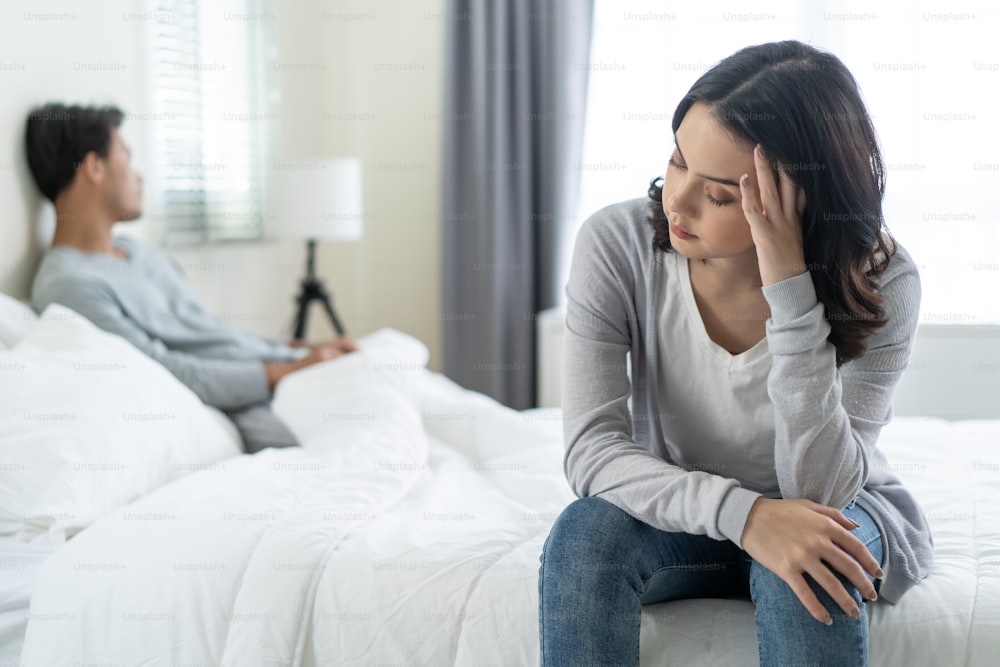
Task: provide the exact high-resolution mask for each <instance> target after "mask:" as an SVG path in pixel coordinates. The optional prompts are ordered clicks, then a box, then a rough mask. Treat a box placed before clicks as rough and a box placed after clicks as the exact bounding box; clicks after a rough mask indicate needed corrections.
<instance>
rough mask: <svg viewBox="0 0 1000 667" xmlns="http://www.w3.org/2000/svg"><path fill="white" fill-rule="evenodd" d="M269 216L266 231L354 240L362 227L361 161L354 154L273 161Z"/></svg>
mask: <svg viewBox="0 0 1000 667" xmlns="http://www.w3.org/2000/svg"><path fill="white" fill-rule="evenodd" d="M269 172H270V176H271V182H270V187H269V196H268V201H269V204H268V205H267V214H266V215H265V226H266V229H267V235H268V236H272V237H278V238H285V239H328V240H334V241H355V240H358V239H360V238H361V236H362V233H363V231H364V224H363V219H364V210H363V208H362V205H361V195H362V190H361V160H359V159H358V158H353V157H337V158H318V159H317V158H304V159H289V160H275V161H274V162H273V163H272V164H271V168H270V169H269Z"/></svg>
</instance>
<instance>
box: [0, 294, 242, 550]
mask: <svg viewBox="0 0 1000 667" xmlns="http://www.w3.org/2000/svg"><path fill="white" fill-rule="evenodd" d="M0 370H2V373H0V375H2V376H3V378H2V381H0V473H2V474H0V535H15V536H17V537H18V538H19V539H23V540H29V539H32V538H34V537H36V536H38V535H39V534H41V533H44V532H46V531H49V532H50V533H51V534H52V537H54V538H58V537H59V536H60V535H61V534H63V531H65V532H66V533H69V534H72V533H74V532H76V531H78V530H79V529H82V528H84V527H86V526H88V525H89V524H91V523H93V522H94V521H96V520H97V519H99V518H100V517H102V516H104V515H105V514H107V513H108V512H110V511H112V510H114V509H116V508H118V507H121V506H122V505H125V504H127V503H129V502H131V501H132V500H135V499H136V498H139V497H140V496H143V495H145V494H147V493H149V492H150V491H152V490H154V489H156V488H157V487H159V486H162V485H163V484H165V483H167V482H168V481H170V480H172V479H176V478H179V477H183V476H185V475H187V474H190V473H192V472H196V471H197V470H199V469H201V468H204V467H206V466H209V465H211V464H213V463H216V462H218V461H220V460H221V459H224V458H228V457H230V456H233V455H236V454H239V453H240V445H239V440H238V439H236V438H234V436H233V432H232V431H231V430H227V428H226V427H225V426H224V425H223V424H221V423H220V421H219V419H218V418H217V417H216V416H215V415H213V414H212V413H211V411H210V410H209V409H208V408H207V407H206V406H205V405H204V404H203V403H202V402H201V400H200V399H199V398H198V397H197V396H196V395H195V394H194V393H193V392H191V390H190V389H188V388H187V387H185V386H184V385H183V384H181V382H180V381H178V380H177V379H176V378H174V376H173V375H171V373H170V372H169V371H168V370H166V369H165V368H163V367H162V366H161V365H160V364H158V363H156V362H155V361H153V360H152V359H150V358H149V357H147V356H146V355H144V354H143V353H142V352H140V351H139V350H137V349H136V348H135V347H133V346H132V345H131V344H130V343H129V342H127V341H126V340H124V339H122V338H119V337H118V336H115V335H112V334H109V333H106V332H104V331H102V330H100V329H98V328H97V327H96V326H94V325H93V324H91V323H90V322H89V321H87V320H86V319H85V318H83V317H82V316H80V315H78V314H76V313H75V312H73V311H72V310H69V309H68V308H64V307H63V306H59V305H52V306H49V307H48V308H46V309H45V312H44V313H43V314H42V317H41V318H40V319H39V320H38V323H37V324H36V325H35V326H34V327H32V328H31V329H30V330H29V331H28V333H27V334H26V335H25V336H24V338H22V339H21V341H20V342H19V343H18V344H17V345H16V346H14V347H13V348H12V349H10V350H7V351H2V352H0Z"/></svg>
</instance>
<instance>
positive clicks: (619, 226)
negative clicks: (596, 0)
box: [539, 41, 932, 666]
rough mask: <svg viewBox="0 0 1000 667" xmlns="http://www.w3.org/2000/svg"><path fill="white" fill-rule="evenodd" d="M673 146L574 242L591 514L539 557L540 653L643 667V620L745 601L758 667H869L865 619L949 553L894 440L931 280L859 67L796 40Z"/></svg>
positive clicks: (745, 71)
mask: <svg viewBox="0 0 1000 667" xmlns="http://www.w3.org/2000/svg"><path fill="white" fill-rule="evenodd" d="M673 131H674V137H675V142H676V147H675V148H674V151H673V154H672V155H671V157H670V159H669V165H668V167H667V172H666V176H665V178H664V179H663V182H662V186H659V185H658V183H657V182H658V181H659V179H655V181H654V183H653V184H652V185H651V188H650V199H652V200H653V201H650V200H648V199H647V200H635V201H630V202H625V203H622V204H618V205H614V206H610V207H608V208H605V209H604V210H602V211H600V212H598V213H597V214H595V215H594V216H592V217H591V218H590V219H589V220H588V221H587V223H586V224H585V225H584V227H583V228H582V230H581V232H580V234H579V237H578V239H577V242H576V248H575V253H574V258H573V264H572V270H571V275H570V279H569V283H568V285H567V288H566V293H567V301H568V303H567V311H566V337H565V350H564V364H565V367H564V381H563V392H564V397H563V408H564V413H565V437H566V456H565V468H566V474H567V477H568V479H569V482H570V484H571V486H572V487H573V490H574V491H575V492H576V494H577V495H578V496H579V497H580V498H579V500H577V501H575V502H574V503H572V504H571V505H569V506H568V507H567V508H566V509H565V511H564V512H563V513H562V514H561V515H560V516H559V518H558V519H557V520H556V522H555V524H554V525H553V527H552V531H551V533H550V535H549V537H548V540H547V541H546V544H545V549H544V552H543V555H542V566H541V569H540V571H539V606H540V611H539V621H540V632H541V654H542V662H543V664H546V665H574V666H575V665H584V664H625V665H636V664H638V661H639V621H640V609H641V605H643V604H651V603H655V602H663V601H667V600H676V599H681V598H693V597H734V596H749V597H750V598H751V599H752V600H753V602H754V604H755V606H756V613H755V619H756V625H757V635H758V640H759V650H760V661H761V664H762V665H806V664H823V665H852V666H853V665H863V664H867V660H868V618H867V615H866V606H867V604H866V602H868V601H874V600H875V599H877V598H878V597H881V598H883V599H885V600H887V601H888V602H890V603H895V602H896V601H897V600H898V599H899V598H900V596H902V595H903V594H904V593H905V592H906V591H907V590H908V589H909V588H910V587H911V586H913V585H914V584H916V583H917V582H918V581H919V580H920V579H922V578H923V577H925V576H926V575H927V572H928V571H929V569H930V567H931V562H932V541H931V535H930V533H929V530H928V528H927V523H926V521H925V518H924V516H923V513H922V512H921V510H920V508H919V507H918V505H917V504H916V502H915V501H914V499H913V498H912V497H911V496H910V495H909V494H908V493H907V491H906V490H905V489H904V488H903V487H902V485H901V484H900V482H899V480H898V479H897V478H896V477H895V476H894V475H893V474H891V473H890V472H889V466H888V464H887V462H886V459H885V457H884V456H883V455H882V453H881V452H880V451H879V450H878V449H877V447H876V444H877V440H878V434H879V430H880V429H881V427H882V426H884V425H885V424H886V423H887V422H888V421H889V419H890V416H891V406H892V394H893V389H894V387H895V385H896V383H897V382H898V380H899V378H900V376H901V375H902V372H903V369H904V368H905V367H906V364H907V359H908V357H909V352H910V347H911V344H912V342H913V336H914V331H915V328H916V324H917V316H918V307H919V301H920V282H919V277H918V275H917V271H916V268H915V266H914V264H913V262H912V260H911V259H910V257H909V255H908V254H907V253H906V252H905V250H904V249H903V248H902V247H900V246H899V245H897V244H895V242H894V241H893V240H892V238H891V237H890V236H889V234H888V232H887V231H886V229H885V228H884V224H883V218H882V208H881V201H882V195H883V192H884V188H885V172H884V166H883V162H882V158H881V155H880V152H879V148H878V145H877V140H876V137H875V131H874V128H873V127H872V125H871V122H870V120H869V117H868V113H867V111H866V110H865V107H864V103H863V102H862V99H861V95H860V93H859V91H858V87H857V83H856V82H855V81H854V78H853V77H852V76H851V74H850V73H849V72H848V71H847V69H846V68H845V67H844V65H843V63H841V62H840V61H839V60H838V59H837V58H836V57H834V56H832V55H830V54H827V53H823V52H821V51H818V50H817V49H815V48H813V47H810V46H808V45H805V44H802V43H799V42H794V41H789V42H780V43H773V44H764V45H760V46H754V47H749V48H746V49H743V50H741V51H739V52H738V53H736V54H734V55H732V56H730V57H729V58H726V59H725V60H723V61H722V62H720V63H719V64H718V65H716V66H715V67H714V68H712V69H710V70H708V71H707V72H706V73H705V74H704V75H703V76H702V77H701V78H700V79H699V80H698V81H697V82H696V83H695V84H694V86H693V87H692V88H691V90H690V91H689V93H688V94H687V96H686V97H685V98H684V99H683V100H682V101H681V103H680V105H679V106H678V108H677V110H676V112H675V113H674V117H673ZM627 365H628V366H627ZM627 369H630V370H631V377H629V373H628V372H627Z"/></svg>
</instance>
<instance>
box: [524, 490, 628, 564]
mask: <svg viewBox="0 0 1000 667" xmlns="http://www.w3.org/2000/svg"><path fill="white" fill-rule="evenodd" d="M634 523H636V519H634V518H632V517H631V516H630V515H628V514H626V513H625V512H624V511H623V510H621V509H619V508H618V507H616V506H615V505H613V504H611V503H609V502H608V501H606V500H604V499H602V498H596V497H587V498H579V499H577V500H575V501H573V502H572V503H570V504H569V505H568V506H567V507H566V509H564V510H563V511H562V513H561V514H560V515H559V517H558V518H557V519H556V521H555V523H554V524H553V525H552V530H551V531H550V532H549V536H548V538H547V539H546V540H545V545H544V546H543V547H542V562H543V563H544V565H545V568H546V569H550V568H555V569H557V570H558V569H561V568H569V569H572V570H573V571H574V573H575V574H576V575H577V576H581V575H583V576H585V575H588V574H589V575H600V574H607V573H608V572H609V571H610V570H611V569H624V568H623V567H620V566H618V565H617V564H618V563H619V562H620V560H621V557H622V555H623V554H622V547H623V546H624V544H623V542H625V541H626V533H627V532H628V530H629V529H630V528H632V529H634V528H635V526H634V525H632V524H634ZM552 573H553V572H551V571H550V574H552Z"/></svg>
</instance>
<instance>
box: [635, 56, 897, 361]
mask: <svg viewBox="0 0 1000 667" xmlns="http://www.w3.org/2000/svg"><path fill="white" fill-rule="evenodd" d="M696 103H701V104H705V105H706V106H708V107H709V108H710V109H711V110H712V113H713V115H714V116H715V118H716V120H717V121H718V122H719V123H720V124H721V125H722V126H723V127H725V128H726V129H727V130H729V131H730V132H731V133H732V134H733V135H734V136H735V137H736V138H737V139H742V140H745V141H747V142H748V143H749V145H750V146H753V145H754V144H760V145H761V146H762V148H763V149H764V154H765V155H767V156H768V157H769V158H770V159H772V160H773V161H774V163H776V165H775V166H776V167H777V168H780V169H783V170H784V171H785V172H786V173H787V174H788V175H789V176H791V178H792V180H793V181H795V183H796V184H798V185H799V186H801V187H802V188H803V189H804V190H805V196H806V209H805V213H804V215H803V219H802V237H803V245H804V249H805V260H806V265H807V267H808V269H809V271H810V273H811V275H812V280H813V283H814V284H815V286H816V293H817V295H818V297H819V300H820V301H821V302H822V303H823V306H824V307H825V309H826V317H827V320H828V321H829V322H830V327H831V331H830V335H829V337H828V338H827V340H829V341H830V342H831V343H832V344H833V345H834V347H835V348H836V350H837V365H838V366H840V365H841V364H843V363H844V362H847V361H850V360H851V359H855V358H857V357H859V356H861V355H862V354H863V353H864V351H865V349H866V348H865V340H866V339H867V338H868V336H870V335H871V334H872V333H874V332H875V330H876V329H878V328H879V327H881V326H884V325H885V323H886V321H887V320H886V316H885V309H884V308H883V307H882V298H881V297H880V296H879V295H878V293H877V291H876V289H877V285H876V283H875V278H877V277H878V276H879V274H881V273H882V272H883V271H884V270H885V268H886V267H887V266H888V264H889V260H890V258H891V257H892V255H894V254H895V252H896V246H895V242H894V241H893V239H892V237H891V236H890V235H889V232H888V230H887V229H886V228H885V224H884V220H883V217H882V196H883V194H884V193H885V165H884V164H883V162H882V154H881V151H880V150H879V146H878V140H877V138H876V135H875V128H874V126H873V125H872V122H871V119H870V118H869V116H868V112H867V110H866V109H865V105H864V101H863V100H862V99H861V92H860V91H859V89H858V84H857V82H856V81H855V80H854V77H853V76H851V73H850V72H849V71H848V70H847V68H846V67H845V66H844V64H843V63H842V62H841V61H840V60H839V59H838V58H837V57H836V56H834V55H831V54H829V53H824V52H823V51H820V50H818V49H816V48H814V47H811V46H809V45H807V44H803V43H801V42H796V41H786V42H775V43H771V44H761V45H759V46H750V47H747V48H745V49H742V50H740V51H738V52H736V53H734V54H733V55H731V56H729V57H728V58H726V59H725V60H723V61H721V62H720V63H719V64H717V65H716V66H715V67H712V68H711V69H709V70H708V71H706V72H705V73H704V74H703V75H702V76H701V78H699V79H698V80H697V81H696V82H695V84H694V85H693V86H692V87H691V90H689V91H688V94H687V95H686V96H685V97H684V99H682V100H681V102H680V104H679V105H678V106H677V110H676V111H675V112H674V117H673V130H674V132H675V133H676V132H677V128H678V127H680V124H681V121H682V120H684V116H685V114H687V112H688V110H689V109H690V108H691V106H692V105H694V104H696ZM661 196H662V192H661V190H660V188H659V186H657V185H656V184H653V185H652V186H651V187H650V198H651V199H659V198H660V197H661ZM654 208H655V211H654V213H653V218H652V220H651V222H652V225H653V229H654V232H655V235H654V242H653V244H654V246H655V248H657V249H660V250H664V251H667V250H670V237H669V230H668V226H667V221H666V217H665V216H664V214H663V211H662V209H661V208H660V206H659V205H655V204H654Z"/></svg>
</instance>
